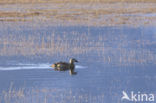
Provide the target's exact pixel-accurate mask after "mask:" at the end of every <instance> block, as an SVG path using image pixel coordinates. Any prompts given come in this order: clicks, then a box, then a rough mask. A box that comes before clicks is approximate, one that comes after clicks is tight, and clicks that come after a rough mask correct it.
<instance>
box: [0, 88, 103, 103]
mask: <svg viewBox="0 0 156 103" xmlns="http://www.w3.org/2000/svg"><path fill="white" fill-rule="evenodd" d="M77 91H78V92H74V91H73V90H72V89H63V88H62V89H59V88H53V89H48V88H42V89H37V88H32V89H25V88H19V89H14V88H10V89H9V90H8V91H3V92H2V93H1V95H0V102H1V103H88V102H89V103H95V102H100V103H104V100H105V96H104V94H103V93H99V94H98V95H93V94H89V93H81V92H84V91H85V90H84V89H79V90H77ZM80 91H81V92H80Z"/></svg>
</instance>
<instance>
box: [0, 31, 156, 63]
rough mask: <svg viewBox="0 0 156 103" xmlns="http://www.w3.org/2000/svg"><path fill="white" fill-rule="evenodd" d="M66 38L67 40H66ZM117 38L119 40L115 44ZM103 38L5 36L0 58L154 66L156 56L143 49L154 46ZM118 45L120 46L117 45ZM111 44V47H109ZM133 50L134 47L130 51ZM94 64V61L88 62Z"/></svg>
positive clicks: (86, 36) (123, 39) (144, 42)
mask: <svg viewBox="0 0 156 103" xmlns="http://www.w3.org/2000/svg"><path fill="white" fill-rule="evenodd" d="M69 36H70V38H69ZM119 37H120V39H121V40H118V39H119ZM119 37H112V38H110V37H106V36H105V35H99V36H98V37H96V39H95V38H94V37H92V36H90V34H83V35H82V34H79V33H76V32H73V33H72V34H70V35H68V34H66V33H64V34H62V35H59V34H58V35H56V34H51V35H42V36H41V35H9V36H3V37H1V38H0V47H1V49H0V56H6V57H7V56H8V57H9V56H10V57H13V56H22V57H31V58H33V57H34V58H42V56H44V57H43V58H45V57H47V58H48V57H51V58H53V57H56V56H62V57H73V56H75V57H76V56H82V55H84V56H85V57H86V58H88V57H90V56H93V58H94V57H97V58H98V59H97V61H102V62H103V63H107V64H111V63H113V64H116V65H135V64H148V63H153V64H155V62H154V61H155V57H156V55H155V54H154V53H153V52H152V51H150V50H148V49H145V48H144V46H146V45H151V44H155V43H156V42H154V41H151V42H150V41H148V40H144V41H141V40H131V41H129V42H127V39H126V37H125V35H121V36H119ZM121 41H122V42H121ZM109 43H111V45H109ZM133 46H137V48H136V47H133ZM92 61H94V60H92Z"/></svg>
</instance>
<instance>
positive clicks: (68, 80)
mask: <svg viewBox="0 0 156 103" xmlns="http://www.w3.org/2000/svg"><path fill="white" fill-rule="evenodd" d="M4 28H5V27H4ZM16 28H20V29H17V30H14V28H8V29H6V30H5V29H0V36H1V38H3V39H4V38H7V36H8V37H9V35H14V37H15V41H18V40H20V39H21V37H23V38H26V40H27V39H30V37H35V36H36V38H37V39H35V43H36V44H41V42H42V37H44V42H45V43H48V42H49V39H48V38H46V37H47V36H50V37H53V38H52V39H53V41H54V43H56V45H55V46H56V47H57V46H60V45H63V44H65V43H67V44H68V46H67V45H63V46H62V47H65V48H68V49H67V50H65V51H66V52H64V51H61V50H59V51H58V52H57V50H55V49H54V50H53V51H48V52H45V54H44V53H42V52H39V51H37V53H36V54H31V52H30V55H28V54H29V51H28V52H26V51H25V52H26V55H24V54H22V53H21V52H19V55H17V54H16V53H14V52H15V51H16V50H14V51H13V53H12V54H11V55H10V56H8V55H5V53H4V55H1V56H0V83H1V85H0V91H1V92H2V91H3V90H5V91H7V90H8V89H9V88H10V85H12V87H13V88H15V89H17V90H18V89H20V88H25V89H26V91H25V94H29V93H27V92H28V91H29V92H30V94H31V95H33V93H32V91H33V90H34V91H35V90H36V91H37V90H38V91H39V96H36V95H34V97H32V96H28V97H26V99H27V100H28V102H29V103H34V102H37V100H36V99H35V98H37V97H38V98H40V99H41V101H39V103H40V102H43V100H44V98H45V97H44V94H46V95H47V103H50V102H65V103H74V102H75V103H78V102H80V103H123V102H124V103H128V101H126V100H125V101H121V97H122V91H126V92H127V93H130V92H131V91H134V92H136V93H138V92H143V93H154V94H155V93H156V86H155V83H156V77H155V72H156V70H155V67H156V64H155V63H156V62H155V61H156V49H155V46H156V41H155V40H156V28H155V27H136V28H133V27H53V26H48V27H47V26H45V27H44V26H43V27H42V28H35V29H32V28H31V26H23V25H22V26H21V25H16ZM21 35H22V36H21ZM20 36H21V37H20ZM60 37H62V38H60ZM83 37H84V38H83ZM7 40H9V38H7ZM30 40H31V39H30ZM33 40H34V39H33ZM9 43H10V44H9ZM9 45H11V46H15V48H16V49H21V47H18V46H17V47H16V45H15V44H11V42H10V41H8V45H7V46H6V48H10V46H9ZM55 46H54V47H55ZM3 47H4V44H1V48H2V49H4V48H3ZM56 47H55V48H56ZM74 47H75V48H76V50H75V52H74V51H72V50H73V48H74ZM30 48H32V47H30ZM47 48H52V47H47ZM85 48H87V49H85ZM28 49H29V48H28ZM32 49H33V48H32ZM8 50H9V49H8ZM39 50H40V49H39ZM41 51H42V50H41ZM71 51H72V52H71ZM49 52H54V53H53V54H52V55H49V54H48V53H49ZM71 57H74V58H76V59H78V60H79V61H80V62H79V63H77V64H76V72H77V73H78V74H77V75H73V76H71V75H70V74H69V72H68V71H66V72H59V71H54V70H53V68H51V67H50V65H51V64H52V63H54V62H57V61H67V62H68V61H69V59H70V58H71ZM27 90H28V91H27ZM42 90H45V91H44V92H42ZM71 92H72V93H71ZM53 93H54V94H53ZM55 93H56V94H55ZM57 95H58V97H57ZM60 96H62V97H60ZM73 96H76V97H73ZM81 96H82V97H83V98H82V99H80V98H81ZM85 96H86V98H88V100H86V99H85ZM98 96H99V97H98ZM93 97H95V100H94V99H93ZM51 98H53V100H54V101H53V100H52V99H51ZM68 98H71V99H72V100H71V101H70V99H68ZM29 99H30V101H29ZM20 100H21V99H20ZM2 101H3V99H2ZM145 103H146V102H145Z"/></svg>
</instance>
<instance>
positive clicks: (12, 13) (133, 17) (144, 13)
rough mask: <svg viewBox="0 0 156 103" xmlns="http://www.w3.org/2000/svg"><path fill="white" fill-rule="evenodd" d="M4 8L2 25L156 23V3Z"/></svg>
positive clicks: (10, 6) (55, 4)
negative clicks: (14, 23)
mask: <svg viewBox="0 0 156 103" xmlns="http://www.w3.org/2000/svg"><path fill="white" fill-rule="evenodd" d="M17 2H18V1H17ZM16 7H18V9H17V8H16ZM1 8H2V10H1V11H0V22H5V21H6V22H26V21H30V22H34V21H35V22H45V21H47V22H49V23H51V24H53V25H56V24H64V26H66V25H85V26H87V25H88V26H119V25H133V26H135V25H138V26H140V25H155V20H156V16H148V14H155V13H156V8H155V3H126V2H118V3H98V2H97V3H84V4H79V3H72V2H65V3H35V4H32V3H27V4H21V5H19V4H8V5H2V6H1ZM9 8H12V9H9Z"/></svg>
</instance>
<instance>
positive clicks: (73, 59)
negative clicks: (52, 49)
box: [69, 58, 78, 63]
mask: <svg viewBox="0 0 156 103" xmlns="http://www.w3.org/2000/svg"><path fill="white" fill-rule="evenodd" d="M74 62H78V61H77V60H76V59H75V58H71V59H70V61H69V63H74Z"/></svg>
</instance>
